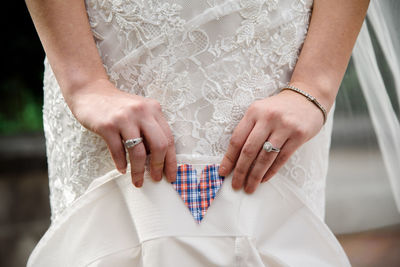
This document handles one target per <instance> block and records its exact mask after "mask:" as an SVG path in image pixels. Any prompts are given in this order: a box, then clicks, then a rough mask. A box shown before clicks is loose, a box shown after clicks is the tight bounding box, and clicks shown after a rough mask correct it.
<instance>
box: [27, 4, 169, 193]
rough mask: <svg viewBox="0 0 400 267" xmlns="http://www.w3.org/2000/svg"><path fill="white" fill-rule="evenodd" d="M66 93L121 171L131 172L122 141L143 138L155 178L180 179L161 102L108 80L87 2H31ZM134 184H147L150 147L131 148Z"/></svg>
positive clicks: (48, 52) (82, 120) (51, 62)
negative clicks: (146, 174)
mask: <svg viewBox="0 0 400 267" xmlns="http://www.w3.org/2000/svg"><path fill="white" fill-rule="evenodd" d="M26 4H27V6H28V9H29V12H30V14H31V16H32V19H33V22H34V24H35V27H36V30H37V32H38V34H39V37H40V40H41V42H42V44H43V47H44V50H45V52H46V54H47V57H48V59H49V62H50V64H51V67H52V69H53V71H54V74H55V76H56V78H57V81H58V83H59V85H60V88H61V91H62V94H63V96H64V98H65V100H66V102H67V104H68V106H69V107H70V109H71V111H72V113H73V114H74V115H75V117H76V118H77V119H78V121H79V122H80V123H81V124H82V125H83V126H85V127H86V128H88V129H89V130H92V131H94V132H95V133H97V134H99V135H100V136H102V137H103V138H104V140H105V141H106V143H107V145H108V148H109V150H110V152H111V155H112V157H113V160H114V162H115V165H116V167H117V169H118V170H119V171H120V172H123V173H124V172H125V171H126V165H127V160H126V157H125V155H126V154H125V149H124V146H123V143H122V141H123V140H127V139H131V138H136V137H139V136H142V137H143V138H144V140H145V142H146V144H147V145H148V146H149V149H150V152H151V155H152V157H151V162H150V165H151V168H150V172H151V176H152V178H153V179H154V180H157V181H159V180H160V179H161V177H162V172H163V171H164V172H165V174H166V176H167V179H168V180H169V181H174V180H175V177H176V159H175V148H174V141H173V136H172V133H171V130H170V128H169V126H168V123H167V122H166V120H165V118H164V116H163V114H162V111H161V107H160V104H159V103H158V102H157V101H156V100H152V99H149V98H144V97H141V96H137V95H132V94H127V93H124V92H122V91H120V90H118V89H117V88H115V87H114V85H113V84H112V83H111V82H109V80H108V77H107V74H106V71H105V69H104V67H103V64H102V61H101V58H100V56H99V53H98V50H97V47H96V45H95V42H94V38H93V35H92V32H91V29H90V25H89V21H88V17H87V13H86V9H85V5H84V1H83V0H68V1H65V0H26ZM128 152H129V159H130V163H131V174H132V181H133V183H134V184H135V185H136V186H138V187H140V186H141V185H142V183H143V174H144V164H145V160H146V148H145V146H144V143H141V144H139V145H137V146H135V147H134V148H131V149H129V150H128Z"/></svg>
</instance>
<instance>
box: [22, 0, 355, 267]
mask: <svg viewBox="0 0 400 267" xmlns="http://www.w3.org/2000/svg"><path fill="white" fill-rule="evenodd" d="M312 4H313V3H312V1H311V0H207V1H206V0H201V1H199V0H86V7H87V11H88V15H89V19H90V23H91V27H92V31H93V34H94V36H95V39H96V43H97V46H98V49H99V51H100V54H101V57H102V59H103V62H104V66H105V68H106V69H107V72H108V74H109V77H110V79H111V81H112V82H114V83H115V85H116V86H117V87H118V88H119V89H121V90H124V91H127V92H130V93H134V94H140V95H143V96H147V97H151V98H155V99H157V100H158V101H159V102H160V103H161V105H162V108H163V112H164V114H165V116H166V118H167V120H168V123H169V125H170V127H171V129H172V132H173V134H174V137H175V147H176V152H177V159H178V164H191V165H192V166H193V167H194V168H195V169H197V170H201V169H202V168H203V167H204V166H205V165H209V164H214V163H215V164H218V163H220V161H221V159H222V157H223V155H224V153H225V151H226V149H227V145H228V142H229V138H230V136H231V134H232V131H233V129H234V127H235V126H236V125H237V123H238V122H239V121H240V119H241V118H242V117H243V115H244V113H245V111H246V109H247V108H248V106H249V105H250V104H251V103H252V102H253V101H255V100H257V99H262V98H265V97H268V96H270V95H273V94H276V93H277V92H279V88H281V87H282V86H284V85H286V84H287V82H288V81H289V79H290V76H291V72H292V70H293V68H294V66H295V63H296V60H297V57H298V54H299V51H300V49H301V46H302V43H303V41H304V38H305V35H306V33H307V27H308V23H309V19H310V15H311V9H312ZM45 67H46V70H45V79H44V90H45V103H44V109H43V111H44V127H45V135H46V140H47V155H48V165H49V180H50V192H51V195H50V200H51V208H52V224H51V226H50V228H49V230H48V231H47V232H46V234H45V235H44V236H43V238H42V239H41V240H40V242H39V243H38V245H37V246H36V248H35V250H34V251H33V252H32V254H31V256H30V259H29V262H28V266H307V267H309V266H318V267H320V266H349V262H348V259H347V257H346V255H345V254H344V251H343V250H342V248H341V246H340V245H339V243H338V241H337V240H336V238H335V237H334V235H333V234H332V233H331V231H330V230H329V229H328V227H327V226H326V224H325V223H324V221H323V217H324V201H325V199H324V190H325V177H326V174H327V167H328V166H327V164H328V154H329V146H330V135H331V127H332V118H333V117H332V116H333V114H332V113H333V112H331V113H330V114H329V116H328V121H327V123H326V124H325V126H324V127H323V128H322V130H321V132H320V133H319V134H318V135H317V136H315V137H314V138H313V139H312V140H310V141H309V142H307V143H306V144H304V145H303V146H302V147H301V148H300V149H298V150H297V151H296V152H295V154H294V155H293V156H292V157H291V158H290V160H289V161H288V162H287V163H286V164H285V165H284V167H283V168H282V169H281V170H280V171H279V173H278V174H277V175H276V176H275V177H273V178H272V179H271V180H270V181H269V182H267V183H264V184H262V185H260V186H259V188H258V189H257V190H256V192H255V193H254V194H251V195H248V194H246V193H244V192H243V191H242V190H241V191H234V190H233V189H232V187H231V175H229V176H227V177H225V182H224V183H223V185H222V187H221V189H220V190H219V192H218V193H217V197H216V198H215V200H214V202H213V203H212V205H211V206H210V208H209V209H208V211H207V213H206V215H205V217H204V219H203V220H202V221H201V223H196V221H195V220H194V219H193V217H192V215H191V213H190V212H189V210H188V208H187V207H186V206H185V204H184V203H183V201H182V199H181V198H180V196H179V194H178V193H177V192H176V191H175V189H174V187H173V186H172V185H171V184H169V183H168V182H166V181H165V180H162V181H161V182H159V183H155V182H153V181H152V180H151V179H150V178H149V173H148V170H147V169H146V173H145V182H144V185H143V188H140V189H137V188H135V187H134V186H133V185H132V184H131V180H130V174H129V173H127V174H126V175H121V174H120V173H118V172H117V171H116V170H115V167H114V165H113V162H112V160H111V157H110V155H109V152H108V149H107V146H106V144H105V142H104V141H103V140H102V139H101V138H100V137H99V136H97V135H95V134H94V133H92V132H90V131H88V130H86V129H85V128H83V127H82V126H81V125H80V124H79V123H78V122H77V121H76V120H75V118H74V117H73V115H72V114H71V112H70V110H69V109H68V107H67V105H66V103H65V102H64V99H63V97H62V95H61V93H60V89H59V86H58V84H57V81H56V79H55V77H54V74H53V73H52V70H51V68H50V65H49V64H48V62H47V60H46V61H45Z"/></svg>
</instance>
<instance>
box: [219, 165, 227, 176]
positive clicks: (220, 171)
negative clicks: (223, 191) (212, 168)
mask: <svg viewBox="0 0 400 267" xmlns="http://www.w3.org/2000/svg"><path fill="white" fill-rule="evenodd" d="M225 171H226V168H225V166H220V167H219V170H218V174H219V175H221V176H223V175H225Z"/></svg>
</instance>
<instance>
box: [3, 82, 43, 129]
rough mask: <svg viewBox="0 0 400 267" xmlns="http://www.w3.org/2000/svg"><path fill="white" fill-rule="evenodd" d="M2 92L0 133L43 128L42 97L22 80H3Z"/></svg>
mask: <svg viewBox="0 0 400 267" xmlns="http://www.w3.org/2000/svg"><path fill="white" fill-rule="evenodd" d="M0 88H1V89H0V92H1V93H2V95H3V97H2V99H1V100H0V103H1V106H0V134H6V135H9V134H16V133H21V132H33V131H42V130H43V120H42V105H43V103H42V99H41V98H40V96H35V95H34V94H33V90H32V89H29V88H27V87H26V85H25V84H24V83H23V82H21V81H20V80H15V79H10V80H8V81H4V82H2V84H1V85H0Z"/></svg>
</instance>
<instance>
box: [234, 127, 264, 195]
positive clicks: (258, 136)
mask: <svg viewBox="0 0 400 267" xmlns="http://www.w3.org/2000/svg"><path fill="white" fill-rule="evenodd" d="M269 130H270V129H269V127H268V126H267V125H266V123H263V122H259V123H256V125H255V126H254V128H253V130H252V131H251V132H250V134H249V136H248V137H247V139H246V142H245V144H244V145H243V148H242V150H241V152H240V155H239V159H238V160H237V163H236V166H235V170H234V172H233V178H232V186H233V188H234V189H240V188H242V186H243V185H244V182H245V179H246V177H247V174H248V172H249V169H250V166H251V164H252V163H253V161H254V159H255V158H256V157H257V154H258V152H259V151H260V148H261V146H262V145H263V144H264V142H265V140H266V139H267V138H268V135H269Z"/></svg>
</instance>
